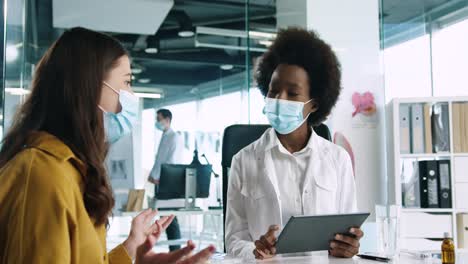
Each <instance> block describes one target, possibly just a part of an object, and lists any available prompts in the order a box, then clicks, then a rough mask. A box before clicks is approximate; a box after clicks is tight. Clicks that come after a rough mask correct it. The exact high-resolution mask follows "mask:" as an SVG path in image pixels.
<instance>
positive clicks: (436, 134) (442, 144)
mask: <svg viewBox="0 0 468 264" xmlns="http://www.w3.org/2000/svg"><path fill="white" fill-rule="evenodd" d="M448 115H449V113H448V104H447V103H438V104H435V105H434V107H433V111H432V142H433V144H434V152H435V153H440V152H448V151H450V131H449V120H448Z"/></svg>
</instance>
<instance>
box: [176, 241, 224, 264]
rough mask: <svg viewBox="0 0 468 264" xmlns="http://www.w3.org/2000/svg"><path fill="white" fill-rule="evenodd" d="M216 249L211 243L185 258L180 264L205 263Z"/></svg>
mask: <svg viewBox="0 0 468 264" xmlns="http://www.w3.org/2000/svg"><path fill="white" fill-rule="evenodd" d="M215 251H216V248H215V247H214V246H213V245H210V246H209V247H207V248H205V249H204V250H202V251H200V252H198V253H197V254H195V255H194V256H192V257H190V258H187V259H185V260H184V261H182V262H181V263H180V264H201V263H205V262H206V261H207V260H208V259H209V258H210V257H211V256H212V255H213V254H214V253H215Z"/></svg>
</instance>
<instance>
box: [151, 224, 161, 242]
mask: <svg viewBox="0 0 468 264" xmlns="http://www.w3.org/2000/svg"><path fill="white" fill-rule="evenodd" d="M156 226H157V229H156V231H155V232H153V233H152V235H153V236H154V237H155V238H156V241H158V240H159V237H160V236H161V234H162V232H163V230H162V227H161V224H159V223H156Z"/></svg>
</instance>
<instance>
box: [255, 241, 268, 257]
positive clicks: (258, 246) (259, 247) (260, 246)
mask: <svg viewBox="0 0 468 264" xmlns="http://www.w3.org/2000/svg"><path fill="white" fill-rule="evenodd" d="M255 248H256V249H257V250H259V251H263V252H265V253H267V254H270V253H271V252H270V250H269V249H268V247H266V246H265V245H264V244H263V243H262V242H261V241H260V240H257V241H255Z"/></svg>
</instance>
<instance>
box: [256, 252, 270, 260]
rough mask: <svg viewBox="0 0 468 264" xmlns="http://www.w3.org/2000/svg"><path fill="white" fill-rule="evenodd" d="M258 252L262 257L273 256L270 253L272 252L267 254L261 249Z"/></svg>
mask: <svg viewBox="0 0 468 264" xmlns="http://www.w3.org/2000/svg"><path fill="white" fill-rule="evenodd" d="M257 252H258V253H259V254H260V256H262V259H269V258H272V257H273V256H272V255H270V254H267V253H265V252H263V251H261V250H257Z"/></svg>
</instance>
